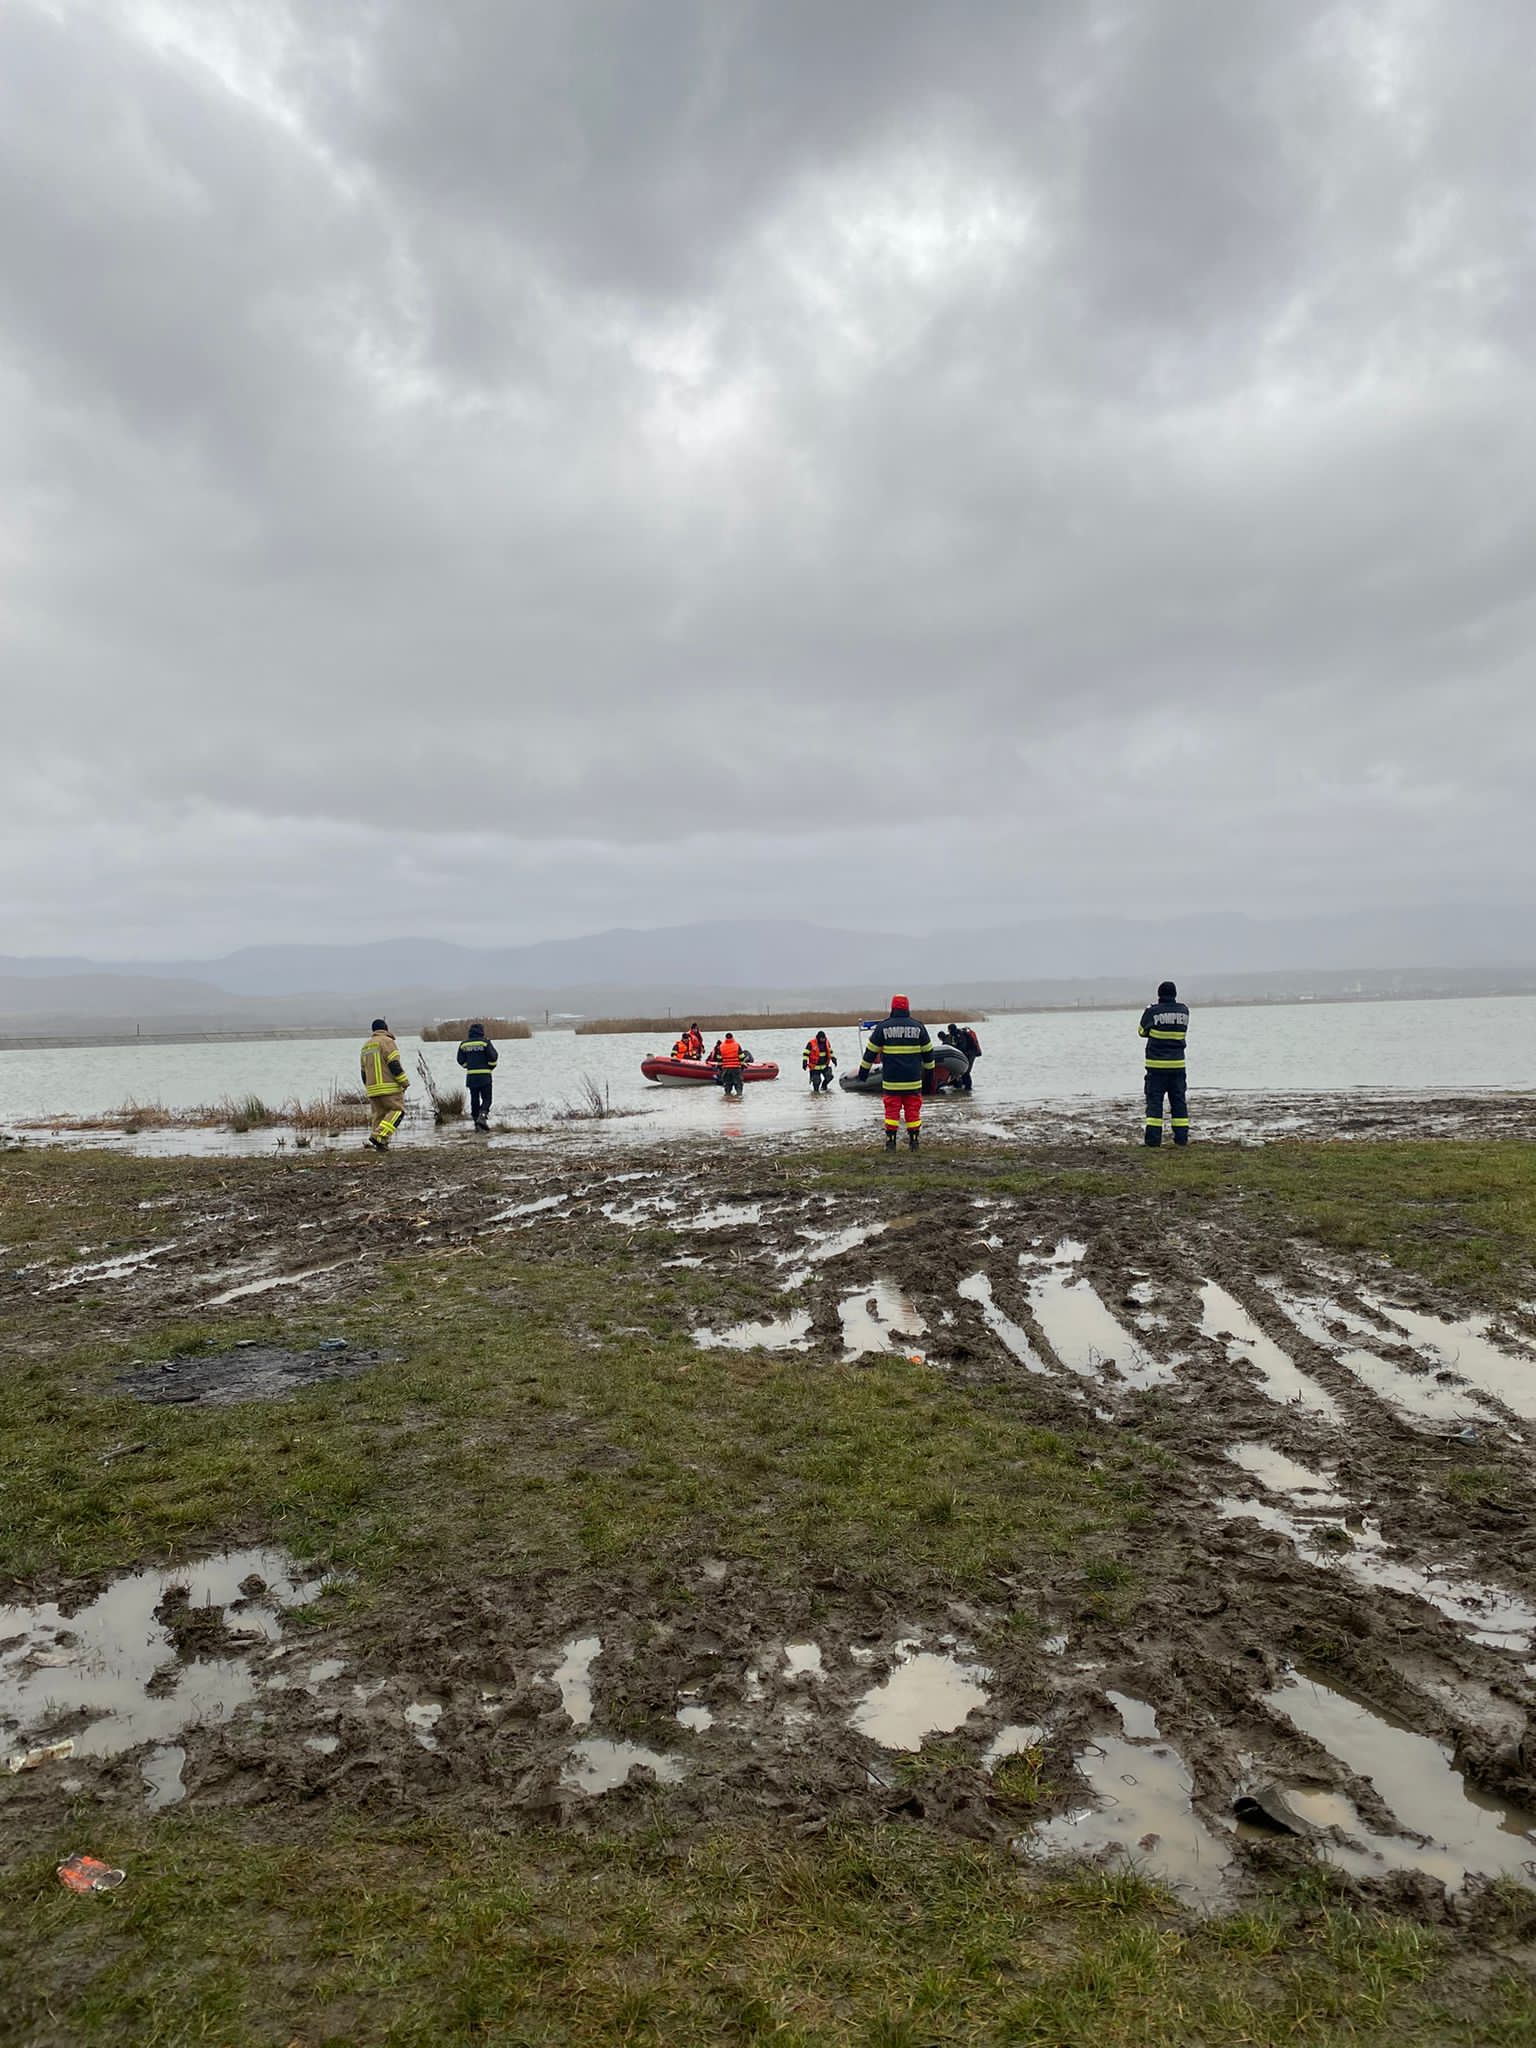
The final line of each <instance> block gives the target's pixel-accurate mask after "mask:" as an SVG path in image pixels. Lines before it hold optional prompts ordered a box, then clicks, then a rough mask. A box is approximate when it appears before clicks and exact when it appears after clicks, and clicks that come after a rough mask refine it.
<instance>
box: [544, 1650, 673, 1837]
mask: <svg viewBox="0 0 1536 2048" xmlns="http://www.w3.org/2000/svg"><path fill="white" fill-rule="evenodd" d="M602 1653H603V1643H602V1638H601V1637H600V1636H575V1637H573V1638H572V1639H571V1640H570V1641H569V1642H568V1643H566V1644H565V1646H564V1649H563V1651H562V1653H561V1660H560V1662H559V1663H558V1664H557V1665H556V1666H555V1669H554V1671H553V1672H552V1673H551V1682H552V1683H553V1684H554V1685H555V1687H556V1688H557V1689H558V1691H559V1694H560V1705H561V1708H562V1709H563V1711H564V1713H565V1717H566V1719H567V1720H568V1721H569V1722H570V1724H571V1727H572V1728H573V1729H575V1730H578V1731H582V1730H586V1729H588V1728H590V1727H591V1726H592V1718H593V1708H592V1667H593V1665H594V1664H595V1663H596V1662H597V1660H598V1658H599V1657H600V1656H601V1655H602ZM683 1711H688V1712H689V1713H690V1716H691V1718H690V1719H689V1720H687V1721H685V1720H684V1719H683ZM701 1717H702V1718H701ZM676 1718H677V1720H678V1722H679V1724H680V1725H681V1726H682V1727H684V1728H689V1729H691V1730H693V1731H698V1730H700V1729H703V1728H707V1727H708V1726H709V1725H710V1723H711V1721H712V1720H713V1716H712V1715H711V1714H710V1713H709V1710H708V1708H707V1707H694V1708H691V1709H685V1710H681V1711H679V1713H678V1715H677V1716H676ZM636 1771H648V1772H649V1773H650V1774H651V1776H652V1777H654V1778H655V1780H656V1782H657V1783H658V1784H661V1785H677V1784H681V1782H682V1780H683V1779H684V1777H685V1776H686V1775H687V1771H688V1766H687V1764H686V1763H685V1762H684V1760H683V1759H682V1758H681V1757H674V1756H667V1755H665V1754H664V1753H663V1752H662V1751H660V1750H655V1749H648V1748H646V1747H645V1745H644V1744H643V1743H638V1742H622V1741H616V1740H614V1739H612V1738H610V1737H608V1736H606V1735H598V1734H592V1735H588V1734H584V1733H583V1734H582V1736H581V1739H580V1741H578V1742H573V1743H572V1745H571V1747H570V1749H569V1750H568V1751H567V1752H566V1755H565V1759H564V1761H563V1762H562V1764H561V1766H560V1782H561V1784H562V1785H564V1786H565V1787H566V1789H567V1790H568V1791H572V1792H581V1793H584V1794H586V1795H587V1796H588V1797H593V1798H595V1797H597V1796H598V1795H599V1794H601V1793H604V1792H616V1791H617V1790H618V1788H619V1787H620V1786H621V1785H625V1784H627V1783H628V1782H629V1780H630V1778H631V1776H632V1775H633V1774H634V1773H635V1772H636Z"/></svg>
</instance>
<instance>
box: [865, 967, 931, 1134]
mask: <svg viewBox="0 0 1536 2048" xmlns="http://www.w3.org/2000/svg"><path fill="white" fill-rule="evenodd" d="M876 1060H878V1061H879V1062H880V1090H881V1093H882V1095H883V1096H884V1098H885V1149H886V1151H887V1152H894V1151H895V1150H896V1134H897V1132H898V1130H899V1129H900V1127H901V1120H902V1118H903V1116H905V1118H906V1121H907V1144H908V1146H909V1147H910V1148H911V1150H912V1151H914V1152H915V1151H916V1150H917V1134H918V1132H919V1131H920V1130H921V1128H922V1123H923V1090H924V1088H925V1086H926V1087H931V1086H932V1084H933V1065H934V1062H933V1040H932V1039H931V1038H930V1037H929V1036H928V1026H927V1025H926V1024H920V1023H919V1022H918V1021H917V1019H916V1018H915V1017H914V1016H913V1015H912V1005H911V1004H910V1003H909V1002H908V1001H907V999H906V997H905V996H892V997H891V1014H890V1015H889V1016H888V1017H887V1018H885V1019H884V1021H883V1022H881V1023H879V1024H876V1025H874V1026H873V1027H872V1029H871V1031H870V1034H869V1043H868V1044H867V1045H866V1046H865V1048H864V1057H863V1059H861V1060H860V1061H859V1079H860V1080H861V1081H863V1080H865V1079H867V1078H868V1076H869V1075H870V1074H871V1073H872V1072H873V1071H874V1065H875V1061H876Z"/></svg>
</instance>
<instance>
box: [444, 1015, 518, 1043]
mask: <svg viewBox="0 0 1536 2048" xmlns="http://www.w3.org/2000/svg"><path fill="white" fill-rule="evenodd" d="M471 1024H478V1025H480V1027H481V1028H482V1029H483V1031H484V1032H485V1035H486V1037H487V1038H489V1039H490V1041H491V1042H492V1044H493V1045H494V1044H495V1042H496V1040H497V1039H499V1038H532V1036H533V1026H532V1025H531V1024H529V1023H527V1022H526V1021H525V1020H524V1019H523V1018H522V1017H445V1018H443V1019H441V1020H440V1021H439V1022H438V1023H436V1024H423V1025H422V1027H421V1036H422V1039H423V1040H424V1041H425V1042H426V1043H427V1044H429V1045H447V1044H450V1043H451V1044H454V1045H457V1044H458V1042H459V1040H460V1039H461V1038H464V1037H467V1036H468V1033H469V1027H470V1025H471Z"/></svg>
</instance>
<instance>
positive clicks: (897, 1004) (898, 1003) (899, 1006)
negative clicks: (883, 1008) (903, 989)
mask: <svg viewBox="0 0 1536 2048" xmlns="http://www.w3.org/2000/svg"><path fill="white" fill-rule="evenodd" d="M911 1007H912V1005H911V1004H910V1003H909V1002H908V1001H907V999H906V997H905V996H892V997H891V1008H892V1009H893V1010H910V1009H911Z"/></svg>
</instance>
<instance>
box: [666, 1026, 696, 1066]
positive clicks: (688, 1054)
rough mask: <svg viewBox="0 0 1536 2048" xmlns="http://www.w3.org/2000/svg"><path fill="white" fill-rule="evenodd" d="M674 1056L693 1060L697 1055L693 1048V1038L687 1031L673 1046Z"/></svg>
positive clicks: (674, 1057)
mask: <svg viewBox="0 0 1536 2048" xmlns="http://www.w3.org/2000/svg"><path fill="white" fill-rule="evenodd" d="M672 1057H673V1059H675V1060H691V1059H693V1058H695V1057H696V1055H695V1053H694V1050H693V1039H692V1037H691V1036H690V1035H689V1033H688V1032H686V1031H685V1032H684V1033H683V1035H682V1037H681V1038H680V1039H679V1040H678V1041H677V1043H676V1045H674V1046H673V1048H672Z"/></svg>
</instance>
